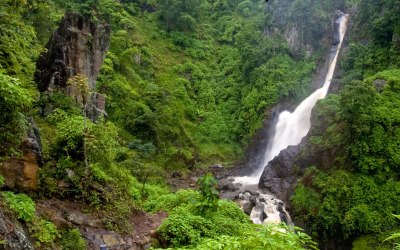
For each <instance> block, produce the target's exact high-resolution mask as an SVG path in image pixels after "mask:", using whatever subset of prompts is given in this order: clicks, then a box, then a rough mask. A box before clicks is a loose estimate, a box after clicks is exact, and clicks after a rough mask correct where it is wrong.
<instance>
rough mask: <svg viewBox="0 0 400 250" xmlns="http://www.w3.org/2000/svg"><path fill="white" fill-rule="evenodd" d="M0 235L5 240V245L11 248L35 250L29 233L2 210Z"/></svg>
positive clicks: (12, 249) (6, 247)
mask: <svg viewBox="0 0 400 250" xmlns="http://www.w3.org/2000/svg"><path fill="white" fill-rule="evenodd" d="M0 236H1V238H2V239H4V240H5V244H4V245H3V247H4V248H5V249H10V250H33V249H34V248H33V245H32V243H31V242H30V240H29V238H28V235H27V233H26V232H25V230H24V229H23V228H22V226H21V225H20V224H19V223H18V222H13V221H12V220H10V218H8V217H7V216H6V215H5V214H4V213H3V212H2V211H0Z"/></svg>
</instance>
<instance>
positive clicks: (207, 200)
mask: <svg viewBox="0 0 400 250" xmlns="http://www.w3.org/2000/svg"><path fill="white" fill-rule="evenodd" d="M197 185H199V191H200V194H201V201H200V202H198V203H196V206H197V207H198V208H199V210H200V212H205V211H206V210H207V209H215V208H216V206H217V202H218V199H219V193H218V190H217V187H218V181H217V180H216V179H215V178H214V176H212V175H211V174H207V175H205V176H202V177H200V178H199V179H198V180H197Z"/></svg>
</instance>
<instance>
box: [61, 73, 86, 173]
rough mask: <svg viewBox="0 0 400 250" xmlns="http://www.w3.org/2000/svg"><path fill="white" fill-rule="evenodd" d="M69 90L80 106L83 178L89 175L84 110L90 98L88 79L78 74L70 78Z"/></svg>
mask: <svg viewBox="0 0 400 250" xmlns="http://www.w3.org/2000/svg"><path fill="white" fill-rule="evenodd" d="M67 85H68V86H69V89H70V91H71V94H72V96H74V97H75V101H76V102H77V103H80V104H82V113H83V131H82V134H83V163H84V164H85V176H88V174H89V162H88V155H87V145H86V138H87V132H88V131H87V123H86V118H87V116H86V108H87V105H88V101H89V98H90V96H91V92H90V86H89V81H88V78H87V77H86V76H84V75H81V74H78V75H76V76H74V77H73V78H70V79H69V80H68V82H67Z"/></svg>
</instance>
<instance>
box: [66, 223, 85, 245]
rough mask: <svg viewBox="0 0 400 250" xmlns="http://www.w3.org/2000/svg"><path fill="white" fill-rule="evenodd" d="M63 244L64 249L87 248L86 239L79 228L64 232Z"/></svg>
mask: <svg viewBox="0 0 400 250" xmlns="http://www.w3.org/2000/svg"><path fill="white" fill-rule="evenodd" d="M61 246H62V249H63V250H85V249H86V241H85V240H84V239H83V237H82V235H81V233H80V232H79V230H78V229H76V228H74V229H70V230H68V231H65V232H64V233H63V234H62V236H61Z"/></svg>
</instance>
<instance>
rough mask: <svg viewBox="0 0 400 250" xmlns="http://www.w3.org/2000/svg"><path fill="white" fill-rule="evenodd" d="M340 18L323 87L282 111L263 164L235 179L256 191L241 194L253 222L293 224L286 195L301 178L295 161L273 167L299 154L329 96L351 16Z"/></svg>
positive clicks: (262, 158) (264, 153)
mask: <svg viewBox="0 0 400 250" xmlns="http://www.w3.org/2000/svg"><path fill="white" fill-rule="evenodd" d="M337 15H338V16H339V17H338V18H337V19H336V20H335V22H334V29H333V30H334V36H333V38H334V40H333V41H332V47H331V49H330V52H329V57H328V58H329V59H330V60H329V67H328V71H327V73H326V76H325V80H324V82H323V84H322V87H321V88H319V89H317V90H315V91H314V92H313V93H312V94H311V95H310V96H309V97H307V98H306V99H305V100H304V101H302V102H301V103H300V104H299V106H297V107H296V108H295V110H294V111H293V112H290V111H283V112H281V113H280V114H279V116H278V120H277V122H276V125H275V128H273V131H274V132H273V133H272V134H271V137H270V138H267V139H265V140H264V141H267V142H268V143H267V145H265V146H264V147H265V148H266V150H265V152H261V153H262V154H263V155H262V156H259V157H258V158H260V159H261V161H260V163H259V165H258V166H257V168H256V169H255V171H254V172H253V173H251V174H250V175H249V176H243V177H235V178H234V183H236V184H239V185H240V186H241V189H244V190H246V189H250V190H253V192H248V191H245V192H244V193H240V194H239V196H238V198H239V200H241V201H240V202H239V203H240V204H241V206H242V208H243V206H246V208H245V210H247V211H249V206H253V208H252V210H251V212H250V217H251V219H252V221H253V222H254V223H257V224H262V223H264V222H266V223H270V222H274V223H279V222H285V223H288V224H292V222H291V218H290V216H289V214H288V213H287V211H286V210H285V206H284V203H283V201H286V202H287V201H288V200H289V198H290V197H289V196H288V195H287V193H289V192H290V190H293V189H294V187H295V186H296V183H297V179H298V176H296V173H295V170H294V166H293V161H292V162H288V163H286V164H282V165H278V168H277V167H276V165H273V164H274V163H275V162H277V161H282V158H283V156H282V155H283V154H290V155H291V157H292V158H294V157H296V156H297V154H299V152H300V151H299V150H298V148H297V145H298V144H300V143H301V141H302V139H303V138H304V137H305V136H306V135H307V133H308V131H309V130H310V127H311V113H312V109H313V108H314V106H315V104H316V103H317V101H318V100H320V99H323V98H325V96H326V95H327V94H328V90H329V87H330V84H331V81H332V78H333V75H334V72H335V68H336V64H337V61H338V56H339V52H340V49H341V46H342V42H343V39H344V36H345V34H346V29H347V23H348V18H349V16H348V14H344V13H342V12H341V11H337ZM288 152H289V153H288ZM256 157H257V156H256ZM271 161H272V162H271ZM270 162H271V163H270ZM254 186H258V188H259V190H255V189H254ZM257 191H260V192H257ZM263 191H264V192H267V193H264V192H263ZM252 194H253V195H254V194H256V197H253V198H252V199H253V200H252V201H251V195H252ZM257 196H258V197H257ZM279 199H282V200H283V201H281V200H279ZM249 204H252V205H249Z"/></svg>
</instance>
